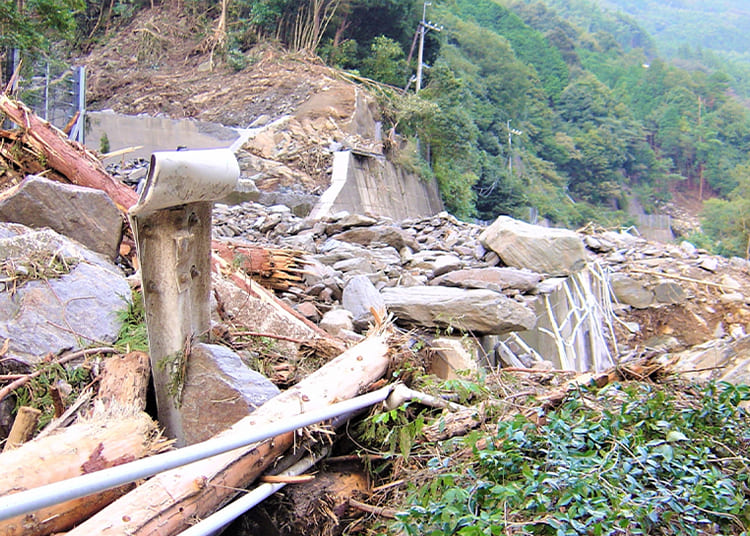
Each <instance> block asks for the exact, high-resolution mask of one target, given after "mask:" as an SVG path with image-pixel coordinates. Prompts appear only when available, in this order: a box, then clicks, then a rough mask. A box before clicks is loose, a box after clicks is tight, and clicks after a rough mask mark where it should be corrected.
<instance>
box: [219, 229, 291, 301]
mask: <svg viewBox="0 0 750 536" xmlns="http://www.w3.org/2000/svg"><path fill="white" fill-rule="evenodd" d="M212 248H213V251H214V253H215V254H216V255H218V256H219V257H221V258H222V259H224V260H225V261H226V262H228V263H229V265H230V266H232V267H234V268H235V269H238V270H240V271H242V272H243V273H244V274H246V275H247V276H249V277H250V278H252V279H253V280H254V281H257V282H258V283H260V284H261V285H263V286H264V287H266V288H270V289H274V290H289V288H290V287H293V286H297V287H301V286H304V281H303V277H302V276H303V274H304V261H303V259H302V255H303V254H302V252H299V251H294V250H290V249H273V248H266V247H260V246H255V245H253V244H250V243H247V242H240V241H237V240H232V241H219V240H214V241H213V244H212Z"/></svg>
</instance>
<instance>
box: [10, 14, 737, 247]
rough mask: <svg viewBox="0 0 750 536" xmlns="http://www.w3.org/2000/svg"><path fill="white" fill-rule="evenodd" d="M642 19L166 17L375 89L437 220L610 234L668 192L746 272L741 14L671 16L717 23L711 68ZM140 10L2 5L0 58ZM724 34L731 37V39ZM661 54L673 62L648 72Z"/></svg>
mask: <svg viewBox="0 0 750 536" xmlns="http://www.w3.org/2000/svg"><path fill="white" fill-rule="evenodd" d="M647 4H648V5H649V6H652V5H653V3H646V2H640V1H636V0H631V1H629V2H626V1H625V0H622V1H620V2H615V1H614V0H613V1H608V2H604V1H601V2H597V1H595V0H546V1H537V0H433V2H431V3H430V2H427V3H423V2H417V1H405V0H348V1H347V0H306V1H305V2H293V1H291V0H223V2H221V3H218V4H217V3H215V2H207V1H206V0H185V1H184V2H182V3H180V4H178V6H180V7H179V8H180V9H182V10H183V11H184V12H185V16H192V17H197V18H201V17H202V18H204V19H213V20H216V19H218V18H220V17H221V16H222V13H223V14H224V17H225V19H226V20H225V21H224V23H225V25H224V27H225V28H227V31H226V39H223V40H222V41H221V46H222V50H223V52H224V53H225V54H226V55H227V57H228V58H234V59H236V58H238V57H239V58H241V57H242V55H243V54H245V53H246V52H247V51H248V50H250V48H251V47H252V46H253V45H254V44H256V43H257V42H259V41H261V40H265V39H274V40H278V41H280V42H281V43H282V44H284V45H285V46H288V47H290V48H292V49H294V50H300V49H305V50H307V51H311V52H316V53H317V54H319V55H320V56H321V57H322V58H323V59H324V60H325V61H326V62H328V63H329V64H331V65H332V66H335V67H339V68H341V69H346V70H350V71H354V72H356V73H357V74H359V75H362V76H366V77H369V78H372V79H374V80H376V81H378V82H381V83H382V84H385V85H384V86H383V87H384V88H385V89H384V91H383V95H384V97H383V99H384V105H385V109H386V110H387V114H386V119H387V121H389V122H390V123H391V124H392V125H395V126H396V127H397V129H398V131H399V132H400V133H401V134H403V135H404V136H406V137H407V138H409V139H411V140H412V142H413V143H411V144H410V145H409V146H410V147H414V148H418V149H417V150H414V151H412V153H409V152H408V151H404V152H403V154H401V155H400V158H402V159H403V161H404V162H405V163H407V164H409V165H412V166H414V168H415V169H417V170H419V171H420V172H421V173H423V174H425V175H434V177H435V178H436V179H437V180H438V183H439V185H440V188H441V192H442V195H443V198H444V200H445V203H446V206H447V207H448V209H449V210H450V211H451V212H452V213H454V214H455V215H457V216H459V217H461V218H465V219H470V218H479V219H482V220H489V219H492V218H494V217H496V216H498V215H499V214H511V215H514V216H518V217H527V216H528V214H529V210H530V209H533V210H534V211H536V212H538V214H539V215H540V216H541V217H544V218H547V219H548V220H550V221H551V222H553V223H555V224H558V225H568V226H575V225H580V224H583V223H586V222H588V221H591V220H595V221H599V222H600V223H604V224H616V223H624V222H626V221H627V216H626V213H625V211H624V209H625V208H626V207H627V203H628V199H629V197H630V196H632V195H633V194H635V195H637V196H638V197H639V199H640V200H641V202H642V203H643V205H644V206H645V207H646V208H647V209H649V208H654V207H655V204H657V203H658V202H660V201H666V200H668V199H669V196H670V192H671V191H674V189H675V188H681V189H683V190H691V191H693V192H696V194H699V195H701V196H702V198H703V199H710V201H707V202H706V211H705V216H706V221H705V224H704V228H703V235H697V236H695V237H693V239H694V240H696V241H697V242H698V243H699V244H702V245H711V247H712V248H713V249H714V250H715V251H717V252H720V253H724V254H734V255H742V256H745V254H746V246H747V242H748V223H746V220H747V219H748V217H750V207H747V206H746V205H748V203H750V201H746V199H748V198H747V196H746V195H744V194H745V192H747V191H748V190H750V157H749V156H748V149H750V110H749V109H748V105H747V102H746V101H745V100H744V99H745V97H747V96H748V95H750V68H749V67H748V65H750V63H748V62H746V61H745V60H744V58H743V54H744V52H742V51H738V50H737V48H738V46H736V45H735V44H733V43H735V42H736V43H739V42H740V40H741V39H743V38H744V35H745V33H744V31H740V32H739V33H736V32H733V27H732V24H734V23H729V22H728V21H727V19H726V17H723V16H722V15H726V13H728V12H729V11H730V10H732V9H734V10H736V9H737V7H738V6H741V5H742V3H741V2H733V3H730V2H714V3H712V4H709V3H708V2H698V1H697V0H694V1H692V2H690V1H688V0H684V1H683V2H670V3H669V4H670V5H671V6H672V7H674V6H675V5H676V4H684V6H683V8H684V9H683V10H682V11H686V10H687V7H690V8H691V9H692V8H695V9H693V11H692V12H691V13H701V11H700V9H705V10H708V9H709V8H708V7H707V6H710V5H713V6H714V12H715V13H714V14H715V15H716V17H713V16H708V15H707V16H706V17H705V18H704V19H703V20H704V21H705V24H706V25H707V26H706V27H704V26H703V25H701V19H695V22H694V26H693V27H691V28H692V30H691V31H692V32H693V35H699V34H702V33H706V32H708V33H710V32H714V31H718V32H721V33H722V35H723V40H722V41H721V44H722V46H724V43H726V46H725V47H724V49H723V50H712V49H710V48H704V47H701V46H700V43H699V42H697V41H696V42H693V43H691V44H689V45H687V44H683V43H680V42H679V40H678V39H677V38H668V39H671V41H670V40H667V41H664V40H662V41H659V40H658V39H657V38H656V37H655V36H652V35H651V34H650V33H649V32H647V31H646V30H645V29H644V26H643V25H641V20H648V21H649V24H653V25H657V26H658V24H662V29H661V31H660V33H659V36H661V37H660V39H662V38H664V36H665V35H669V34H668V30H669V28H668V27H669V25H668V23H667V19H666V18H665V17H667V18H668V16H669V11H668V10H667V7H668V6H667V7H665V6H666V3H665V6H661V4H659V6H657V7H658V9H657V8H653V9H651V10H650V11H648V17H650V18H647V13H646V12H647V9H646V6H647ZM20 5H23V6H24V7H23V11H22V12H20V11H19V9H18V6H20ZM151 6H153V4H150V5H149V4H145V3H142V2H141V1H140V0H112V1H106V2H104V1H102V2H96V1H95V0H86V1H85V3H84V0H29V1H28V2H26V4H19V3H18V2H16V0H0V36H2V37H0V47H5V48H6V49H7V48H8V47H11V46H15V47H19V48H21V49H23V50H24V51H25V52H26V53H28V54H31V53H40V54H43V53H44V51H45V50H47V47H48V46H49V43H51V42H54V41H55V40H60V39H64V40H66V41H67V42H68V43H69V44H72V46H75V47H85V46H86V45H87V43H90V41H91V39H94V38H96V39H104V38H106V35H104V34H103V33H102V32H104V31H105V29H109V28H114V27H116V25H117V23H118V22H123V21H125V20H127V18H128V17H129V16H130V15H132V14H133V13H134V12H135V11H137V10H139V9H145V8H149V7H151ZM696 6H698V7H696ZM154 7H155V8H156V9H159V8H163V9H167V8H170V9H175V6H174V5H170V6H167V5H164V6H160V5H159V4H157V5H156V6H154ZM678 7H679V6H678ZM222 8H223V9H222ZM608 8H609V9H608ZM699 8H700V9H699ZM423 13H424V14H426V16H427V19H428V20H431V21H434V23H435V24H436V25H440V27H441V31H437V30H436V29H431V30H429V31H427V32H426V36H425V61H424V63H425V64H426V65H427V67H425V69H424V80H423V81H422V89H421V91H420V92H419V93H418V94H415V91H414V84H410V81H411V79H412V76H413V74H414V72H415V71H416V53H414V43H415V42H416V39H415V32H416V31H417V30H418V28H419V23H420V20H421V19H422V16H423ZM70 14H73V15H70ZM660 17H661V18H660ZM659 20H661V21H662V22H661V23H659V22H658V21H659ZM690 20H692V19H690ZM733 20H735V21H739V20H740V19H733ZM743 20H744V19H743ZM736 24H737V25H740V26H738V27H737V28H738V29H739V30H743V28H744V26H742V24H744V22H741V21H740V22H737V23H736ZM655 27H656V26H655ZM699 30H700V31H699ZM659 43H672V44H674V45H675V48H674V50H672V51H671V53H670V54H669V55H661V52H660V46H661V45H660V44H659ZM691 47H692V48H691ZM727 54H732V55H733V56H732V58H731V60H730V59H727V58H728V56H727ZM234 63H235V64H238V65H239V67H240V68H241V67H242V65H243V64H242V62H239V63H238V62H236V61H235V62H234ZM407 87H408V90H407V91H404V89H403V88H407ZM388 88H390V89H388Z"/></svg>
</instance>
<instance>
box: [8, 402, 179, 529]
mask: <svg viewBox="0 0 750 536" xmlns="http://www.w3.org/2000/svg"><path fill="white" fill-rule="evenodd" d="M167 444H168V443H167V442H165V441H163V440H162V439H160V438H159V436H158V434H157V432H156V425H155V423H154V422H153V421H152V420H151V419H150V418H149V417H148V416H147V415H146V414H145V413H140V412H139V413H131V414H130V415H125V416H121V417H114V416H112V415H108V416H106V417H105V416H102V415H97V416H95V417H94V418H93V419H91V420H89V421H88V422H85V423H78V424H74V425H72V426H70V427H68V428H64V429H62V430H61V431H60V432H58V433H57V434H54V435H50V436H47V437H45V438H42V439H40V440H33V441H30V442H28V443H25V444H23V445H21V446H20V447H18V448H17V449H14V450H10V451H7V452H3V453H2V454H0V495H7V494H11V493H17V492H19V491H24V490H27V489H32V488H35V487H38V486H42V485H44V484H49V483H52V482H58V481H60V480H65V479H68V478H73V477H75V476H80V475H82V474H86V473H90V472H92V471H97V470H100V469H104V468H106V467H112V466H114V465H119V464H121V463H125V462H129V461H132V460H135V459H138V458H142V457H144V456H148V455H151V454H156V453H158V452H160V451H162V450H163V449H164V448H165V447H166V446H167ZM128 489H129V488H128V486H121V487H119V488H115V489H111V490H108V491H105V492H103V493H100V494H96V495H92V496H89V497H84V498H81V499H75V500H72V501H67V502H65V503H63V504H58V505H54V506H50V507H47V508H42V509H41V510H37V511H36V512H33V513H30V514H27V515H23V516H16V517H14V518H11V519H7V520H5V521H2V522H0V535H2V536H15V535H18V536H20V535H25V536H38V535H44V534H51V533H54V532H60V531H64V530H67V529H69V528H70V527H71V526H73V525H74V524H75V523H77V522H79V521H81V520H82V519H86V518H87V517H89V516H90V515H91V514H93V513H94V512H96V511H98V510H100V509H101V508H102V507H104V506H105V505H107V504H109V503H110V502H112V501H113V500H115V499H116V498H117V497H119V496H120V495H122V494H123V493H125V492H126V491H127V490H128Z"/></svg>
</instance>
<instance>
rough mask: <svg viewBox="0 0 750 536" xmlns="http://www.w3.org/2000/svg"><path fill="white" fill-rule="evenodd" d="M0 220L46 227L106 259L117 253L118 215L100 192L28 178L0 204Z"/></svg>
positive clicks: (113, 206) (107, 198) (43, 179)
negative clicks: (104, 256)
mask: <svg viewBox="0 0 750 536" xmlns="http://www.w3.org/2000/svg"><path fill="white" fill-rule="evenodd" d="M0 221H5V222H14V223H21V224H23V225H26V226H27V227H33V228H34V229H41V228H44V227H49V228H50V229H53V230H55V231H57V232H58V233H60V234H62V235H65V236H67V237H68V238H72V239H73V240H76V241H77V242H80V243H81V244H83V245H84V246H86V247H87V248H89V249H90V250H92V251H96V252H97V253H101V254H103V255H106V256H107V257H109V258H110V259H115V258H116V257H117V255H118V254H119V247H120V239H121V238H122V214H121V213H120V211H119V210H118V209H117V207H116V206H115V204H114V203H113V202H112V200H111V199H110V198H109V196H108V195H107V194H105V193H104V192H102V191H101V190H94V189H92V188H84V187H83V186H75V185H73V184H63V183H60V182H56V181H51V180H49V179H45V178H44V177H37V176H36V175H29V176H28V177H26V179H25V180H24V181H23V182H22V183H21V184H20V185H19V187H18V189H17V190H15V192H14V193H13V194H12V195H10V196H9V197H8V198H7V199H4V200H2V201H0Z"/></svg>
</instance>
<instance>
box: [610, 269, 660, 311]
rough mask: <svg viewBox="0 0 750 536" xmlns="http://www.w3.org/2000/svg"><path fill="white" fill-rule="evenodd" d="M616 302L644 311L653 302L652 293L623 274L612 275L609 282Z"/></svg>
mask: <svg viewBox="0 0 750 536" xmlns="http://www.w3.org/2000/svg"><path fill="white" fill-rule="evenodd" d="M609 283H610V286H611V287H612V292H613V293H614V295H615V298H616V299H617V301H618V302H620V303H623V304H625V305H630V306H631V307H635V308H636V309H644V308H646V307H648V306H649V305H651V304H652V303H653V302H654V293H653V291H651V290H650V289H648V288H646V287H645V286H644V285H642V284H641V283H640V282H638V281H636V280H635V279H633V278H632V277H628V276H626V275H624V274H613V275H612V277H610V280H609Z"/></svg>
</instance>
